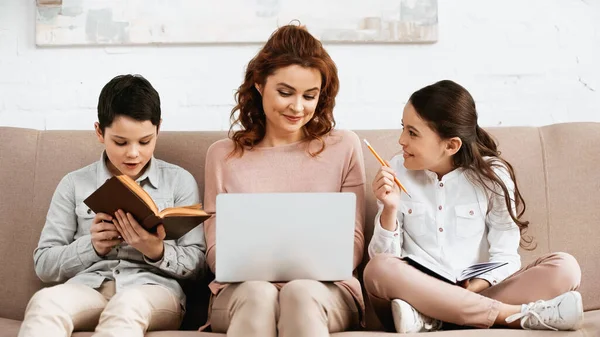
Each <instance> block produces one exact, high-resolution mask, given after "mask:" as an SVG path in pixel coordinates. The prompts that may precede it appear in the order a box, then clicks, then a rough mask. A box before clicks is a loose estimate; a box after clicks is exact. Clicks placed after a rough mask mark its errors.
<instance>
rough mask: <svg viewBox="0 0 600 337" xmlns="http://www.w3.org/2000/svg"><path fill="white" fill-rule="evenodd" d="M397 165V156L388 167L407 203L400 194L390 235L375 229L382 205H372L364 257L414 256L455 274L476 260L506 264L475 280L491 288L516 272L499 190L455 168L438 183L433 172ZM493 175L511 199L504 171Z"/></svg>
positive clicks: (515, 234)
mask: <svg viewBox="0 0 600 337" xmlns="http://www.w3.org/2000/svg"><path fill="white" fill-rule="evenodd" d="M486 159H488V160H491V159H490V158H486ZM403 163H404V158H403V157H402V156H395V157H394V158H392V160H391V162H390V165H391V167H392V168H393V169H394V171H395V172H396V175H397V177H398V179H399V180H400V182H402V184H403V185H404V187H406V189H407V191H408V193H410V194H411V196H412V199H411V198H409V197H408V196H407V195H406V194H405V193H402V194H401V198H400V199H401V200H400V205H399V207H398V214H397V218H398V226H397V228H396V230H395V231H394V232H391V231H388V230H385V229H384V228H383V227H381V222H380V217H381V213H382V211H383V205H382V204H381V203H380V202H378V204H379V212H378V213H377V216H376V217H375V231H374V234H373V238H372V239H371V242H370V243H369V256H371V257H373V256H375V255H377V254H381V253H388V254H393V255H396V256H398V257H401V256H406V255H409V254H412V255H418V256H421V257H424V258H427V259H430V260H433V261H434V262H437V263H438V264H440V265H441V266H442V267H444V268H445V269H447V270H448V271H451V272H453V273H454V274H455V275H458V274H460V272H461V271H462V270H463V269H465V268H467V267H468V266H470V265H472V264H474V263H478V262H487V261H504V262H508V265H505V266H502V267H500V268H497V269H495V270H492V271H491V272H488V273H485V274H483V275H480V276H477V277H478V278H482V279H485V280H487V281H488V282H490V284H492V285H495V284H497V283H499V282H501V281H502V280H504V279H505V278H507V277H508V276H510V275H511V274H513V273H514V272H516V271H517V270H519V268H520V267H521V258H520V256H519V254H518V248H519V241H520V232H519V228H518V226H517V225H516V224H515V223H514V221H513V220H512V218H511V217H510V215H509V213H508V209H507V207H506V203H505V201H504V196H503V194H502V190H501V189H500V188H499V187H497V188H496V190H497V191H499V192H500V195H496V194H494V193H491V192H489V191H486V190H485V189H484V188H483V187H481V186H479V185H477V184H474V183H473V182H472V181H474V180H473V179H471V180H469V176H470V175H472V174H473V173H470V171H469V170H465V169H460V168H459V169H456V170H454V171H452V172H450V173H448V174H446V175H444V176H443V177H442V179H441V180H439V179H438V177H437V174H436V173H434V172H431V171H423V170H419V171H412V170H407V169H406V168H405V167H404V165H403ZM494 171H495V172H496V174H498V176H499V177H500V178H501V179H502V181H503V182H504V184H505V185H506V187H507V189H508V190H509V193H510V197H511V200H514V183H513V181H512V180H511V179H510V175H509V174H508V171H507V170H506V168H505V167H504V166H502V167H495V168H494ZM490 185H491V183H490ZM490 200H491V204H490V203H489V201H490ZM513 209H514V202H513Z"/></svg>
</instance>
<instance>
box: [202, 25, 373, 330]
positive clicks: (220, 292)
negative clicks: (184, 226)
mask: <svg viewBox="0 0 600 337" xmlns="http://www.w3.org/2000/svg"><path fill="white" fill-rule="evenodd" d="M338 87H339V81H338V76H337V68H336V66H335V64H334V63H333V61H332V60H331V58H330V57H329V55H328V54H327V52H326V51H325V49H324V48H323V46H322V45H321V43H320V42H319V41H318V40H317V39H315V38H314V37H313V36H312V35H311V34H309V33H308V32H307V31H306V30H305V29H303V28H301V27H298V26H294V25H288V26H284V27H281V28H279V29H278V30H277V31H276V32H275V33H274V34H273V35H272V36H271V37H270V38H269V40H268V41H267V43H266V44H265V46H264V47H263V48H262V50H260V51H259V52H258V54H257V55H256V56H255V57H254V58H253V59H252V60H251V61H250V63H249V64H248V67H247V70H246V76H245V78H244V82H243V83H242V85H241V86H240V87H239V89H238V91H237V105H236V106H235V108H234V109H233V111H232V119H234V120H235V122H234V123H233V125H232V127H231V132H230V138H229V139H224V140H220V141H218V142H216V143H214V144H213V145H211V147H210V148H209V150H208V152H207V155H206V171H205V173H206V179H205V182H206V185H205V192H204V196H205V209H206V210H208V211H215V202H216V197H217V194H219V193H260V192H353V193H355V194H356V224H355V235H354V268H356V267H357V266H358V264H359V263H360V261H361V258H362V253H363V244H364V238H363V231H364V188H365V187H364V185H365V175H364V163H363V156H362V150H361V146H360V141H359V139H358V137H357V136H356V135H355V134H354V133H352V132H349V131H338V130H333V127H334V125H335V121H334V118H333V107H334V105H335V97H336V95H337V93H338ZM234 130H235V131H234ZM298 211H299V212H301V211H302V205H298ZM205 232H206V238H207V247H208V250H207V262H208V265H209V267H210V268H211V270H212V271H213V272H214V271H215V254H216V253H215V252H216V249H217V247H216V246H215V218H214V217H213V219H211V220H210V221H208V222H207V223H206V227H205ZM315 234H317V233H315ZM249 239H251V238H249ZM210 288H211V290H212V293H213V298H212V300H211V303H212V304H211V311H210V324H211V326H212V330H213V331H215V332H227V336H260V337H271V336H272V337H275V336H277V330H279V336H282V337H289V336H307V337H308V336H310V337H320V336H329V333H330V332H337V331H343V330H346V329H348V328H351V327H357V326H358V324H359V317H360V313H362V311H363V307H364V306H363V300H362V295H361V288H360V283H359V281H358V280H357V279H356V278H352V279H351V280H348V281H345V282H336V283H330V282H317V281H313V280H294V281H291V282H288V283H285V284H272V283H269V282H266V281H252V282H243V283H241V284H218V283H215V282H213V283H212V284H211V285H210Z"/></svg>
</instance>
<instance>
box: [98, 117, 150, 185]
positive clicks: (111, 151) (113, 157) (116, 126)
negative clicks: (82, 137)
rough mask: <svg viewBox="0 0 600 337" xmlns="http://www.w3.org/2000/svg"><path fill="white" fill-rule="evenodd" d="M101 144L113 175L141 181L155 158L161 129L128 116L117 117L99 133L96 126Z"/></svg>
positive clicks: (148, 122)
mask: <svg viewBox="0 0 600 337" xmlns="http://www.w3.org/2000/svg"><path fill="white" fill-rule="evenodd" d="M95 128H96V135H97V136H98V140H99V141H100V142H101V143H102V144H104V147H105V149H106V155H107V157H108V163H107V165H108V168H109V170H110V171H111V173H112V174H114V175H116V174H125V175H128V176H129V177H130V178H132V179H134V180H135V179H137V178H139V177H140V176H141V175H142V174H143V173H144V170H145V168H146V165H147V164H148V162H149V161H150V159H151V158H152V155H153V153H154V148H155V147H156V138H157V137H158V127H157V126H156V125H153V124H152V122H151V121H143V122H142V121H137V120H135V119H133V118H130V117H127V116H117V117H116V118H115V119H114V120H113V122H112V124H111V125H110V126H108V127H106V128H105V129H104V134H102V131H101V130H100V126H99V124H98V123H96V124H95Z"/></svg>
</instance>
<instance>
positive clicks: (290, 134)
mask: <svg viewBox="0 0 600 337" xmlns="http://www.w3.org/2000/svg"><path fill="white" fill-rule="evenodd" d="M256 88H257V89H258V91H259V92H260V93H261V95H262V104H263V110H264V112H265V117H266V124H267V125H266V134H265V137H276V138H286V139H292V140H301V139H302V138H303V137H304V135H303V131H302V128H303V127H304V125H306V123H308V122H309V121H310V120H311V119H312V118H313V116H314V114H315V109H316V108H317V103H318V102H319V94H320V92H321V73H320V72H319V71H318V70H317V69H314V68H305V67H301V66H299V65H291V66H287V67H284V68H279V69H277V70H276V71H275V72H274V73H273V74H272V75H271V76H269V77H267V79H266V81H265V84H264V86H261V85H259V84H256Z"/></svg>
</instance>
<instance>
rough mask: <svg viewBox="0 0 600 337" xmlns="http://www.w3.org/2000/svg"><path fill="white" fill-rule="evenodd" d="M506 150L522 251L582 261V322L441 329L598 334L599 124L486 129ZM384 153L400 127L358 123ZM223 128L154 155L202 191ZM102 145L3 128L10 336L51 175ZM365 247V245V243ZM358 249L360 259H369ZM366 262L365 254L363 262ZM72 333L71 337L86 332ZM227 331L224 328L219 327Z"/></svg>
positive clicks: (393, 146)
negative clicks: (207, 158) (523, 222)
mask: <svg viewBox="0 0 600 337" xmlns="http://www.w3.org/2000/svg"><path fill="white" fill-rule="evenodd" d="M489 130H490V131H491V132H492V134H493V135H494V136H495V137H496V138H497V140H498V141H499V143H500V147H501V150H502V151H503V154H504V155H505V157H506V158H507V159H508V160H510V161H511V162H512V163H513V165H514V167H515V168H516V173H517V177H518V178H519V183H520V186H521V191H522V193H523V196H524V197H525V199H526V201H527V206H528V207H527V213H526V215H527V219H529V220H530V221H531V231H530V234H532V235H533V236H534V237H535V239H536V242H537V249H536V250H534V251H532V252H527V251H523V252H522V253H523V260H524V262H529V261H531V260H532V259H534V258H535V257H536V256H539V255H541V254H544V253H547V252H551V251H565V252H568V253H571V254H572V255H574V256H575V257H576V258H577V259H578V260H579V263H580V264H581V267H582V270H583V279H582V284H581V289H580V291H581V293H582V295H583V298H584V308H585V310H586V313H585V324H584V327H583V329H582V330H580V331H577V332H571V333H551V332H547V331H542V332H531V331H509V330H501V329H492V330H475V329H468V330H458V331H443V332H437V333H435V335H436V336H437V335H440V336H450V335H453V336H480V335H485V336H534V335H535V336H546V335H552V336H563V335H564V336H567V335H568V336H600V310H599V309H600V281H599V279H600V230H599V229H600V152H599V148H600V123H575V124H560V125H552V126H546V127H541V128H535V127H503V128H490V129H489ZM357 133H358V134H359V136H360V137H361V138H363V137H364V138H367V139H368V140H369V141H370V142H371V144H372V145H373V146H374V147H375V148H376V149H377V150H378V151H379V152H380V154H381V155H382V156H384V157H386V158H390V157H391V156H392V155H393V154H394V153H395V152H396V151H397V150H398V145H397V142H396V141H397V138H398V136H399V131H397V130H376V131H357ZM225 136H226V133H224V132H162V133H161V134H160V141H159V145H158V147H157V149H156V156H157V157H158V158H162V159H164V160H167V161H169V162H173V163H176V164H178V165H180V166H182V167H184V168H186V169H187V170H189V171H190V172H191V173H192V174H193V175H194V176H195V177H196V179H197V181H198V183H199V185H200V190H201V191H202V189H203V186H204V184H203V180H204V154H205V153H206V150H207V148H208V146H209V145H210V144H211V143H213V142H214V141H216V140H217V139H220V138H223V137H225ZM101 149H102V147H101V145H100V144H98V142H97V140H96V138H95V137H94V135H93V133H92V132H91V131H36V130H29V129H17V128H8V127H0V257H1V259H2V263H1V267H2V269H1V270H0V337H4V336H6V337H14V336H16V335H17V331H18V329H19V325H20V321H21V320H22V319H23V313H24V311H25V306H26V305H27V301H28V300H29V298H30V297H31V295H32V294H33V293H34V292H35V291H36V290H38V289H40V287H42V284H41V282H40V281H39V280H38V278H37V277H36V276H35V274H34V271H33V259H32V252H33V249H34V248H35V246H36V244H37V242H38V238H39V235H40V231H41V229H42V226H43V224H44V219H45V216H46V212H47V210H48V204H49V202H50V198H51V196H52V193H53V192H54V189H55V187H56V185H57V183H58V181H59V180H60V179H61V177H63V176H64V175H65V174H66V173H67V172H69V171H72V170H75V169H77V168H80V167H82V166H84V165H87V164H89V163H91V162H93V161H95V160H97V159H98V158H99V154H100V152H101ZM364 154H365V164H366V168H367V181H368V186H367V233H366V238H365V243H368V242H369V239H370V237H371V233H372V227H373V217H374V215H375V212H376V203H375V199H374V197H373V195H372V193H371V192H370V182H371V179H372V178H373V176H374V174H375V172H376V171H377V168H378V163H377V162H376V160H375V159H374V158H373V156H372V155H371V154H370V153H369V152H368V151H365V153H364ZM365 251H366V249H365ZM366 260H367V259H366V255H365V262H366ZM363 265H364V263H363ZM186 289H188V290H189V295H188V297H189V302H190V303H189V305H188V314H187V316H186V319H185V321H184V324H183V326H182V329H195V328H197V326H198V325H199V324H200V323H202V322H204V319H205V317H206V303H207V301H208V293H207V290H206V289H207V288H206V283H202V282H198V283H196V284H188V285H186ZM367 322H368V328H367V330H370V331H356V332H345V333H339V334H334V336H348V337H349V336H373V337H374V336H384V335H386V336H389V335H391V334H386V333H383V332H377V330H378V328H379V323H378V321H377V318H376V317H375V315H374V314H373V312H372V310H370V309H369V312H368V315H367ZM88 335H89V333H76V334H74V336H88ZM147 335H148V336H154V337H158V336H210V335H219V334H210V333H200V332H198V331H194V330H192V331H179V332H173V331H171V332H153V333H148V334H147ZM223 336H224V335H223Z"/></svg>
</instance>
